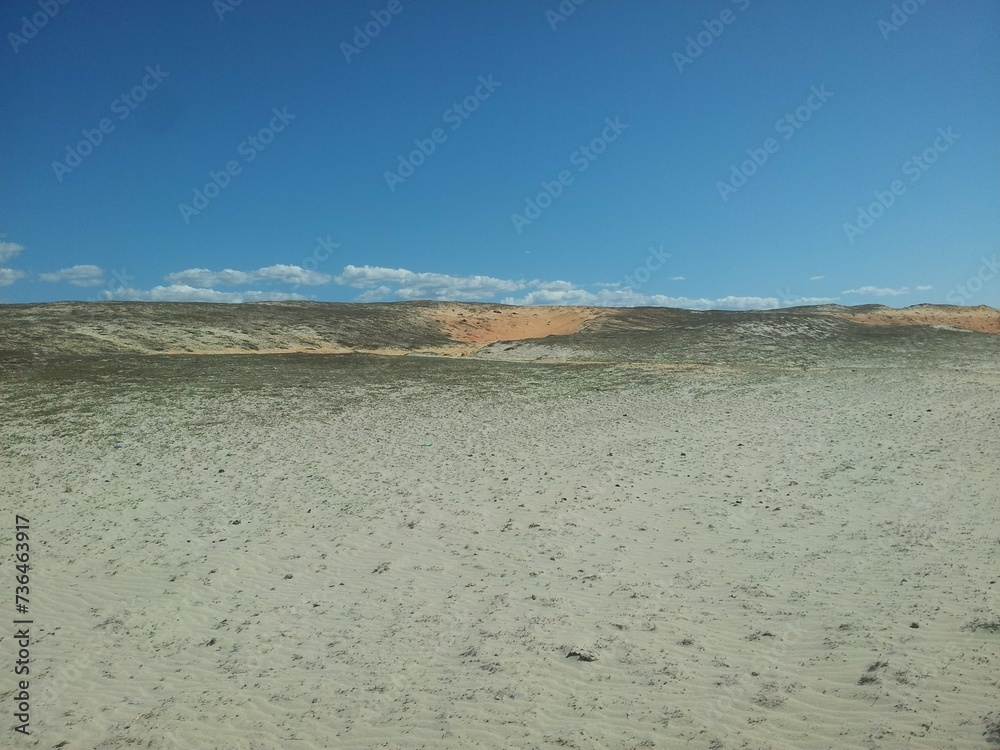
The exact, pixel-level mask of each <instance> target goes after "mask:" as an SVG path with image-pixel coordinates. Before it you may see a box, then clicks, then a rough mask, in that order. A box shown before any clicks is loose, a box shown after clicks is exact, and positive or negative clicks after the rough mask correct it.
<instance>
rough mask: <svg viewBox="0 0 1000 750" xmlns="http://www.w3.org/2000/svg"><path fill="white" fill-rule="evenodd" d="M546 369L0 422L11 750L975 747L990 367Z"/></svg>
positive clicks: (992, 508) (989, 597) (128, 404)
mask: <svg viewBox="0 0 1000 750" xmlns="http://www.w3.org/2000/svg"><path fill="white" fill-rule="evenodd" d="M497 366H498V367H501V366H502V367H506V368H507V369H508V370H509V369H511V368H512V367H516V366H511V365H499V364H498V365H497ZM534 372H536V371H535V370H529V369H525V371H524V376H523V381H524V383H525V384H526V385H525V386H524V387H523V388H520V389H514V390H504V389H497V391H496V393H495V398H493V399H492V400H490V401H489V402H484V401H483V400H480V399H475V398H472V397H471V396H470V395H468V394H465V395H463V394H462V393H454V392H449V391H447V390H443V389H437V388H428V387H421V385H420V384H419V383H413V384H410V385H407V386H403V387H401V389H400V390H398V391H392V390H391V389H390V390H386V391H385V392H383V393H382V395H381V396H380V397H379V398H377V399H376V398H372V397H371V396H370V394H369V396H368V397H366V396H365V395H364V394H363V393H362V392H360V391H359V392H358V393H357V394H356V395H357V399H355V401H354V403H353V405H352V406H350V407H349V408H346V409H343V410H339V409H338V408H335V407H334V406H333V399H332V395H331V399H330V401H329V402H328V401H327V400H326V398H325V396H324V392H323V391H322V390H306V389H302V390H301V391H299V392H298V395H297V396H289V395H287V394H286V395H284V396H279V395H277V394H275V395H272V396H263V395H252V396H250V395H232V396H221V397H213V398H206V397H199V396H197V395H192V396H190V397H189V398H187V399H180V398H176V397H172V398H170V399H167V400H165V401H162V402H160V403H154V402H152V401H150V400H148V399H146V398H141V397H139V396H130V395H128V393H126V392H124V391H122V392H120V393H118V392H115V391H109V394H108V397H107V399H106V400H104V401H102V402H101V403H99V404H96V409H97V412H96V415H95V416H94V417H93V418H92V420H91V421H90V423H89V427H90V430H89V432H87V433H86V434H85V435H84V436H82V437H81V436H79V435H75V434H71V433H72V432H73V431H72V430H67V428H66V424H65V422H61V423H50V424H45V423H40V422H39V421H38V420H35V419H29V418H27V417H25V418H23V419H22V418H21V417H20V415H18V414H15V418H14V419H10V420H5V422H4V424H3V425H0V440H2V442H3V446H4V450H3V455H2V459H0V473H2V476H3V477H4V480H5V481H4V482H3V486H2V490H0V493H2V494H0V498H2V500H0V503H2V506H3V508H4V511H5V512H4V518H6V519H9V523H10V524H12V523H13V521H12V518H13V516H12V513H13V512H14V511H16V512H20V513H23V514H25V515H28V516H29V517H30V518H31V524H32V529H33V536H34V538H35V540H36V542H35V545H36V546H35V552H34V561H33V562H34V565H35V568H34V570H33V586H32V606H33V614H34V616H35V618H36V622H37V623H38V625H36V628H35V633H36V634H38V637H37V640H36V642H35V643H34V644H33V650H32V655H33V659H34V668H33V671H32V682H33V696H34V697H33V707H32V717H33V719H32V721H33V727H32V729H33V734H32V735H31V737H30V738H29V739H27V740H24V739H20V738H16V742H15V744H13V745H9V744H7V743H8V742H9V739H8V738H9V737H10V736H11V734H12V733H11V732H10V731H9V729H8V730H5V731H6V734H5V736H4V739H3V740H2V742H0V744H4V745H5V746H23V747H42V748H52V747H58V746H59V743H61V742H65V743H68V744H65V745H63V747H65V748H67V749H68V750H74V749H76V748H92V747H93V748H98V747H99V748H125V747H148V748H214V747H219V748H303V749H308V748H368V747H382V748H420V747H426V748H535V747H538V748H548V747H571V748H605V747H606V748H634V747H660V748H673V747H692V748H717V749H720V748H755V749H756V748H837V750H841V749H843V748H902V747H906V748H934V749H936V750H942V749H944V748H956V749H958V748H972V747H985V746H986V738H984V736H983V732H984V731H985V730H986V724H985V722H986V717H987V715H988V714H989V712H990V711H991V710H994V707H995V702H996V698H997V695H1000V687H998V678H997V675H998V674H1000V656H998V651H1000V633H998V632H997V631H996V630H990V629H988V628H978V629H977V628H975V627H970V624H974V623H977V622H979V623H987V622H994V623H995V622H998V621H1000V606H998V589H1000V584H997V583H996V579H997V577H998V575H1000V571H998V566H997V549H998V547H997V544H998V541H1000V505H998V502H997V501H998V499H1000V470H998V465H997V447H998V445H1000V440H998V438H1000V400H998V397H997V386H998V385H1000V378H998V377H997V376H996V375H986V374H974V373H961V372H950V373H941V372H930V371H927V372H911V373H904V372H902V371H890V372H881V373H880V372H877V371H859V372H850V371H843V372H803V373H778V374H741V373H723V372H715V373H690V372H680V373H678V372H670V371H667V370H663V371H661V372H658V373H656V374H655V377H654V376H653V375H652V372H653V371H643V372H642V373H639V371H637V370H632V369H628V368H619V369H617V370H613V371H611V372H613V373H615V375H614V377H615V378H616V379H619V380H620V381H621V384H620V385H618V386H615V387H612V388H610V389H609V390H605V391H601V392H592V391H587V392H582V393H579V394H576V393H574V392H573V390H572V389H571V388H567V389H565V390H563V391H562V392H561V393H559V394H554V393H553V392H552V389H548V388H545V387H543V386H542V385H536V386H531V385H530V384H527V383H528V381H530V380H532V379H534V378H535V377H536V376H535V375H534V374H532V373H534ZM630 378H640V380H637V381H636V382H634V383H632V384H630V383H629V379H630ZM640 381H641V382H640ZM331 393H332V392H331ZM350 395H351V394H346V395H345V394H344V393H337V394H336V396H337V399H336V401H337V403H341V402H342V401H343V400H344V398H345V397H346V396H350ZM59 396H60V394H59V393H54V394H53V398H58V397H59ZM8 413H9V412H8ZM625 415H627V416H625ZM890 415H891V416H890ZM61 432H64V433H67V434H65V435H63V436H59V433H61ZM115 443H121V446H122V447H121V448H118V449H116V448H115V447H114V445H115ZM425 443H432V445H429V446H427V445H424V444H425ZM220 470H221V472H220ZM237 521H238V522H239V523H238V524H237V523H236V522H237ZM5 533H6V532H5ZM6 538H8V540H9V536H8V537H6ZM7 552H8V550H6V549H5V550H4V555H5V559H6V560H9V558H7V557H6V555H7ZM5 567H6V566H5ZM7 570H8V572H9V568H7ZM9 579H10V575H7V576H5V580H9ZM914 622H916V623H918V624H919V628H912V627H910V626H911V623H914ZM2 643H3V646H2V647H3V649H4V654H6V655H7V656H8V657H9V655H10V654H11V653H13V651H12V640H11V638H10V637H9V635H8V634H7V633H6V632H5V633H4V636H3V638H2ZM571 651H577V652H580V653H584V654H592V655H593V656H595V657H596V660H595V661H581V660H580V659H578V658H575V657H570V658H567V653H569V652H571ZM5 658H7V657H5ZM878 659H881V661H883V662H887V665H886V666H879V667H877V668H875V669H874V670H873V671H872V672H868V671H867V670H868V669H869V666H870V665H873V664H874V663H875V662H876V660H878ZM8 661H9V659H8ZM4 674H5V676H4V678H3V680H2V681H0V690H2V691H4V695H3V702H2V705H3V706H4V710H5V712H6V714H5V715H7V720H8V723H9V722H10V712H9V707H10V691H9V689H8V688H10V687H12V679H13V677H12V675H11V674H10V670H9V669H6V668H5V670H4ZM864 675H872V676H874V677H876V678H877V680H878V681H877V682H876V683H873V684H867V685H859V684H858V683H859V679H860V678H861V677H862V676H864Z"/></svg>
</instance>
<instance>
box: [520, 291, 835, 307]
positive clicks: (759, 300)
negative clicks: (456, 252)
mask: <svg viewBox="0 0 1000 750" xmlns="http://www.w3.org/2000/svg"><path fill="white" fill-rule="evenodd" d="M833 301H835V300H833V299H830V298H827V297H800V298H799V299H793V300H782V301H780V302H779V301H778V298H777V297H754V296H736V295H730V296H727V297H717V298H715V299H709V298H706V297H698V298H692V297H671V296H668V295H665V294H642V293H640V292H637V291H635V290H632V289H606V288H605V289H601V290H600V291H599V292H597V293H594V292H588V291H587V290H586V289H580V288H578V287H572V286H571V287H569V288H556V289H539V290H538V291H531V292H528V293H527V294H525V295H524V296H523V297H507V298H505V299H503V300H502V302H503V303H504V304H506V305H593V306H597V307H681V308H685V309H687V310H773V309H775V308H778V307H785V306H795V305H823V304H828V303H830V302H833Z"/></svg>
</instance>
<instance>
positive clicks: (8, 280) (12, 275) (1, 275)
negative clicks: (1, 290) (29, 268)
mask: <svg viewBox="0 0 1000 750" xmlns="http://www.w3.org/2000/svg"><path fill="white" fill-rule="evenodd" d="M25 276H27V274H26V273H25V272H24V271H15V270H14V269H13V268H0V286H10V285H11V284H13V283H14V282H15V281H17V280H18V279H23V278H24V277H25Z"/></svg>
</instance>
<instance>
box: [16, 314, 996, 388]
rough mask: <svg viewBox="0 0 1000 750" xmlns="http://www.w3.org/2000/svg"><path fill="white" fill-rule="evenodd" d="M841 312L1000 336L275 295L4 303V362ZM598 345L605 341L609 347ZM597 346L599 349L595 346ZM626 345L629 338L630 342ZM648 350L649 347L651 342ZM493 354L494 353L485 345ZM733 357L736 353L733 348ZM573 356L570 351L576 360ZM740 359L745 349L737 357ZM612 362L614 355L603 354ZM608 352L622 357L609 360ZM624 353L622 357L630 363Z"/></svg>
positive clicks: (738, 331)
mask: <svg viewBox="0 0 1000 750" xmlns="http://www.w3.org/2000/svg"><path fill="white" fill-rule="evenodd" d="M841 319H845V320H849V321H851V322H853V323H858V324H862V323H863V324H867V325H870V326H871V327H872V328H882V327H885V326H894V327H898V326H909V327H913V328H914V329H917V330H919V329H926V328H929V327H938V328H941V327H947V328H954V329H959V330H970V331H979V332H984V333H1000V311H998V310H994V309H993V308H989V307H982V306H981V307H953V306H947V305H944V306H936V305H917V306H914V307H909V308H905V309H902V310H896V309H892V308H888V307H881V306H879V305H865V306H860V307H841V306H837V305H830V306H821V307H803V308H792V309H790V310H772V311H747V312H732V311H730V312H719V311H711V312H694V311H689V310H676V309H671V308H596V307H568V306H567V307H553V306H548V307H517V306H509V305H489V304H480V303H475V304H474V303H454V302H407V303H396V304H342V303H313V302H269V303H256V304H247V305H225V304H206V303H148V302H147V303H70V302H65V303H56V304H51V305H0V371H2V370H3V369H4V368H5V367H6V366H8V363H9V362H10V361H12V360H21V361H23V360H31V359H38V358H45V357H53V356H56V357H57V356H63V355H77V356H94V355H106V354H122V353H128V354H262V353H266V354H293V353H303V352H305V353H315V354H350V353H355V352H372V353H379V354H387V355H401V354H436V355H447V356H467V355H470V354H476V353H478V352H483V351H485V350H486V349H488V348H489V347H490V346H494V345H497V344H499V343H503V342H511V341H513V342H517V341H526V340H539V339H549V340H548V341H546V342H544V344H545V345H546V346H551V345H557V344H559V343H563V342H559V341H558V338H559V337H568V336H573V335H576V334H581V335H582V338H583V339H587V340H581V341H578V342H576V343H574V344H570V345H573V346H577V347H579V348H582V349H587V348H589V345H588V343H587V341H588V340H589V341H603V342H607V340H608V337H609V336H611V337H612V338H614V337H623V336H624V337H628V336H633V337H634V336H635V335H637V334H641V333H643V332H645V333H650V332H659V333H660V334H663V335H665V336H667V337H670V336H673V335H674V334H675V333H676V334H679V335H682V336H683V335H684V334H685V332H687V331H690V330H692V329H697V328H706V329H711V331H712V332H711V335H710V338H711V339H713V340H715V341H720V340H721V339H720V337H731V338H732V339H733V340H734V342H735V343H736V346H750V347H753V346H754V345H755V340H757V339H760V338H761V337H762V336H763V337H764V338H767V337H768V336H769V335H770V334H774V333H775V332H778V333H781V332H782V331H784V333H785V334H787V333H788V332H789V329H791V328H795V329H800V330H803V331H805V330H814V331H817V332H822V331H824V330H825V329H827V328H829V327H830V325H831V323H834V322H840V320H841ZM602 346H603V345H602ZM598 348H602V347H598ZM626 348H627V347H626ZM643 348H645V349H648V346H644V347H643ZM486 354H487V355H492V352H486ZM737 354H738V352H737ZM576 358H578V357H570V359H576ZM737 358H739V357H737ZM605 361H608V360H605ZM610 361H618V359H617V358H612V359H611V360H610ZM625 361H627V359H626V360H625Z"/></svg>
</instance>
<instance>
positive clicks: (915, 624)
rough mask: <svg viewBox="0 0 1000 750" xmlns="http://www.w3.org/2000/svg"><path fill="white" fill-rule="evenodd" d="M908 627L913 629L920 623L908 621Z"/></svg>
mask: <svg viewBox="0 0 1000 750" xmlns="http://www.w3.org/2000/svg"><path fill="white" fill-rule="evenodd" d="M910 627H911V628H913V629H914V630H915V629H917V628H919V627H920V623H919V622H911V623H910Z"/></svg>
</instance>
